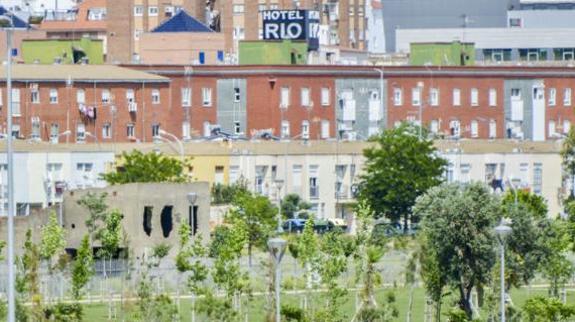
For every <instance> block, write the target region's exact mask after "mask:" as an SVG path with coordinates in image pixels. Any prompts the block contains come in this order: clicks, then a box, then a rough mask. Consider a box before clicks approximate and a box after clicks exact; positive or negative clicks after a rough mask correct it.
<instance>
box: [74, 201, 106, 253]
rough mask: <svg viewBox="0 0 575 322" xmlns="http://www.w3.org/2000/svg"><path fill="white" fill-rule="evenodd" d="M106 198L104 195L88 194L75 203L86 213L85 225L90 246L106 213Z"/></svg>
mask: <svg viewBox="0 0 575 322" xmlns="http://www.w3.org/2000/svg"><path fill="white" fill-rule="evenodd" d="M107 196H108V194H106V193H100V194H98V193H90V192H89V193H87V194H86V195H84V196H82V198H80V199H79V200H78V201H77V203H78V205H80V206H82V207H84V208H85V209H86V210H87V211H88V218H86V221H85V224H86V228H87V229H88V234H89V235H88V236H89V238H90V244H91V243H92V242H93V241H94V238H95V237H96V233H97V232H98V230H99V229H100V226H101V224H102V222H103V221H104V219H105V218H106V215H107V213H108V205H107V204H106V198H107Z"/></svg>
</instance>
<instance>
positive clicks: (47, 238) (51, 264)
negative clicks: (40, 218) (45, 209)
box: [40, 212, 67, 299]
mask: <svg viewBox="0 0 575 322" xmlns="http://www.w3.org/2000/svg"><path fill="white" fill-rule="evenodd" d="M65 233H66V232H65V231H64V228H62V226H60V224H59V223H58V219H57V218H56V213H54V212H52V213H51V214H50V217H49V218H48V223H47V224H46V225H45V226H44V227H43V228H42V237H41V242H40V256H41V258H42V259H43V260H44V261H45V262H46V263H47V264H48V273H49V274H48V275H49V276H48V277H49V280H48V285H50V282H51V281H52V280H53V273H54V269H55V268H56V266H57V265H56V263H55V260H57V259H60V261H59V263H65V262H66V260H65V258H66V257H67V255H66V253H65V252H64V249H65V247H66V237H65ZM60 266H61V267H60V268H63V267H62V265H60ZM59 279H60V287H62V278H61V277H60V278H59ZM48 299H50V287H49V288H48Z"/></svg>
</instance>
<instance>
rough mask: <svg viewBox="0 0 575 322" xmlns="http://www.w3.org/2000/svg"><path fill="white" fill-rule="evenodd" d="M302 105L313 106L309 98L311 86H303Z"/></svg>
mask: <svg viewBox="0 0 575 322" xmlns="http://www.w3.org/2000/svg"><path fill="white" fill-rule="evenodd" d="M300 93H301V106H306V107H307V106H311V103H310V98H309V88H307V87H303V88H302V89H301V92H300Z"/></svg>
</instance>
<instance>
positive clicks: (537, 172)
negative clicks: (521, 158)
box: [533, 163, 543, 195]
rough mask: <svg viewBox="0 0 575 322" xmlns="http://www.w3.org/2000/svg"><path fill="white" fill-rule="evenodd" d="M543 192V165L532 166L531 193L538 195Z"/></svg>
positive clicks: (535, 164)
mask: <svg viewBox="0 0 575 322" xmlns="http://www.w3.org/2000/svg"><path fill="white" fill-rule="evenodd" d="M542 190H543V164H541V163H534V164H533V193H534V194H536V195H540V194H541V192H542Z"/></svg>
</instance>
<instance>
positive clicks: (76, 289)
mask: <svg viewBox="0 0 575 322" xmlns="http://www.w3.org/2000/svg"><path fill="white" fill-rule="evenodd" d="M92 275H94V257H93V254H92V247H91V246H90V237H89V236H88V235H85V236H84V238H82V242H81V243H80V248H78V254H77V255H76V259H74V261H73V262H72V296H73V297H74V299H76V300H80V299H81V298H82V289H83V288H84V287H85V286H86V284H88V282H89V281H90V278H91V277H92Z"/></svg>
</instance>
